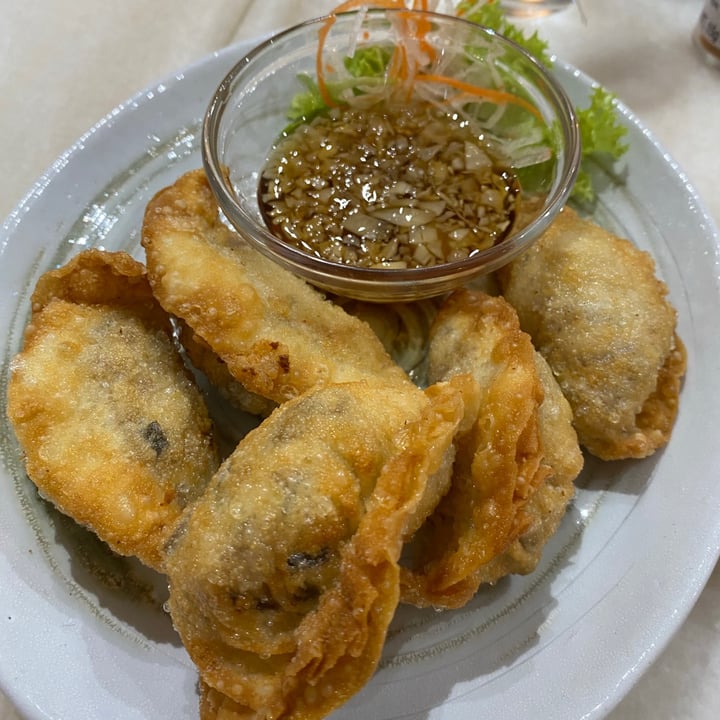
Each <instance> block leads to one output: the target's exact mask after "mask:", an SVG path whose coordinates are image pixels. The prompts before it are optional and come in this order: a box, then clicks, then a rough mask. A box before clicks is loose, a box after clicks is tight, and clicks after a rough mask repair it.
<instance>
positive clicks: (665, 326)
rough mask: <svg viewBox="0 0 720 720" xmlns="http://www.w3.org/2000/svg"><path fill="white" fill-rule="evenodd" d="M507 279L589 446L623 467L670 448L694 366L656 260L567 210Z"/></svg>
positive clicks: (509, 294) (508, 291)
mask: <svg viewBox="0 0 720 720" xmlns="http://www.w3.org/2000/svg"><path fill="white" fill-rule="evenodd" d="M499 277H500V280H501V284H502V289H503V293H504V296H505V297H506V298H507V299H508V301H509V302H510V303H511V304H512V305H513V306H514V307H515V308H516V310H517V311H518V315H519V316H520V322H521V325H522V327H523V329H524V330H525V331H526V332H528V333H529V334H530V335H531V336H532V338H533V342H534V344H535V346H536V347H537V349H538V350H539V351H540V352H541V353H542V355H543V356H544V357H545V359H546V360H547V361H548V363H549V364H550V366H551V367H552V369H553V373H554V374H555V376H556V377H557V379H558V382H559V383H560V386H561V388H562V391H563V393H564V395H565V397H566V398H567V399H568V402H569V403H570V406H571V407H572V409H573V414H574V422H575V428H576V430H577V433H578V436H579V438H580V442H581V444H582V445H584V446H585V447H586V448H587V449H588V450H589V451H590V452H591V453H593V454H594V455H597V456H598V457H600V458H602V459H605V460H614V459H622V458H642V457H646V456H647V455H650V454H652V453H653V452H654V451H655V450H656V449H657V448H659V447H661V446H662V445H663V444H665V443H666V442H667V440H668V438H669V434H670V429H671V428H672V424H673V422H674V419H675V414H676V410H677V402H678V393H679V385H680V378H681V377H682V375H683V374H684V370H685V364H684V360H683V357H684V355H683V353H682V351H681V350H680V345H679V344H678V343H677V342H676V339H675V338H676V335H675V324H676V313H675V310H674V308H673V307H672V305H671V304H670V302H669V301H668V299H667V287H666V286H665V284H664V283H663V282H661V281H660V280H659V279H657V278H656V276H655V265H654V262H653V260H652V258H651V257H650V256H649V255H648V254H647V253H645V252H642V251H640V250H638V249H637V248H636V247H635V246H634V245H633V244H632V243H631V242H629V241H628V240H625V239H622V238H619V237H616V236H614V235H612V234H611V233H609V232H607V231H606V230H604V229H602V228H600V227H599V226H597V225H595V224H594V223H592V222H589V221H587V220H583V219H581V218H580V217H579V216H578V215H577V214H576V213H575V212H573V211H572V210H571V209H570V208H565V209H564V210H563V212H562V213H561V214H560V216H559V217H558V218H557V219H556V220H555V221H554V222H553V224H552V225H551V226H550V228H549V229H548V230H547V231H546V232H545V233H544V234H543V236H542V237H541V238H540V239H539V240H538V241H537V242H536V243H535V244H534V245H533V246H532V247H531V248H530V249H529V250H528V251H527V252H526V253H524V254H523V255H521V256H520V257H519V258H518V259H517V260H515V261H513V262H512V263H511V264H510V265H509V266H507V267H506V268H503V270H502V271H501V272H500V273H499ZM663 367H666V370H663ZM659 378H660V386H658V381H659ZM646 403H649V404H648V405H647V407H645V406H646Z"/></svg>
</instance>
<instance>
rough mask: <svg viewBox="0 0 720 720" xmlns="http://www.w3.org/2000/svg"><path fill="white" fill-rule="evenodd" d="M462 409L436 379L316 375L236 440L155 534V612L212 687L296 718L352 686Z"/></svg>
mask: <svg viewBox="0 0 720 720" xmlns="http://www.w3.org/2000/svg"><path fill="white" fill-rule="evenodd" d="M463 412H464V410H463V403H462V398H461V395H460V393H459V392H458V391H457V390H456V389H455V388H454V387H453V386H452V385H451V384H442V385H436V386H434V387H432V388H429V389H428V390H427V391H426V392H423V391H421V390H419V389H418V388H416V387H415V386H413V385H412V384H411V383H409V382H405V383H400V384H398V383H388V382H386V381H383V380H379V379H375V380H363V381H358V382H353V383H343V384H332V385H322V386H317V387H316V388H313V389H312V390H309V391H308V392H306V393H304V394H303V395H301V396H299V397H297V398H295V399H293V400H289V401H287V402H285V403H283V404H282V405H280V406H278V408H277V409H276V410H275V411H273V413H272V414H271V415H270V416H269V417H268V418H266V419H265V420H264V421H263V422H262V423H261V424H260V425H259V426H258V427H257V428H255V429H254V430H252V431H251V432H250V433H248V434H247V435H246V436H245V438H243V440H241V442H240V443H239V445H238V446H237V448H236V450H235V452H234V453H233V454H232V455H231V456H230V457H229V458H228V460H227V461H225V463H223V465H222V466H221V468H220V470H219V471H218V473H217V474H216V476H215V477H214V479H213V480H212V482H211V483H210V485H209V487H208V489H207V491H206V493H205V494H204V495H203V497H202V498H201V499H200V500H198V501H197V502H196V503H195V504H194V505H193V506H192V508H191V509H189V510H188V512H187V513H186V515H185V517H184V518H183V521H182V522H181V523H180V525H179V526H178V528H177V532H176V534H175V536H174V537H173V539H172V540H171V542H170V543H169V545H168V560H167V572H168V577H169V581H170V600H169V607H170V612H171V615H172V618H173V621H174V623H175V626H176V628H177V629H178V632H179V633H180V635H181V637H182V640H183V643H184V644H185V647H186V648H187V650H188V652H189V654H190V656H191V658H192V659H193V660H194V662H195V663H196V664H197V666H198V668H199V671H200V676H201V679H202V681H203V682H204V683H205V684H206V685H207V686H208V688H212V691H210V690H208V692H209V694H210V696H211V698H212V697H214V698H215V700H222V703H221V704H224V705H225V706H226V707H227V706H230V707H232V708H233V712H236V713H240V714H239V715H238V717H248V718H250V717H253V718H305V719H308V718H316V717H323V716H324V715H325V714H327V713H328V712H329V711H330V710H332V709H333V708H334V707H336V706H338V705H340V704H341V703H342V702H344V701H345V700H346V699H347V698H348V697H349V696H350V695H352V694H353V693H354V692H356V691H357V690H358V689H359V688H360V687H362V686H363V685H364V684H365V682H366V681H367V680H368V678H369V677H370V675H371V674H372V672H373V671H374V669H375V667H376V665H377V662H378V660H379V657H380V652H381V649H382V646H383V643H384V639H385V634H386V631H387V627H388V624H389V622H390V620H391V618H392V616H393V614H394V611H395V607H396V605H397V602H398V599H399V566H398V558H399V555H400V551H401V547H402V543H403V540H404V539H405V538H406V537H407V535H408V534H409V533H411V532H412V531H413V530H414V529H415V528H416V527H417V526H418V525H419V524H421V523H422V521H423V520H424V516H425V515H427V513H429V512H430V510H431V509H432V507H433V506H434V505H435V504H436V503H437V500H438V498H439V497H440V496H441V495H442V493H443V492H444V491H445V490H446V489H447V486H448V482H449V475H450V468H451V465H452V455H453V449H452V438H453V436H454V434H455V431H456V429H457V426H458V423H459V422H460V420H461V419H462V417H463ZM206 695H207V693H206ZM222 696H226V698H225V699H223V697H222ZM208 702H209V701H208ZM208 702H206V705H207V704H208ZM215 704H217V703H215Z"/></svg>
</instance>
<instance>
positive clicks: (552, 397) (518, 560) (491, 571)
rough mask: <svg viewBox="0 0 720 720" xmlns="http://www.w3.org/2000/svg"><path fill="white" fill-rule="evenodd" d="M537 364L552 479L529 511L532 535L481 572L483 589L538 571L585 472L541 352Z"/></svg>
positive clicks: (567, 415) (541, 421)
mask: <svg viewBox="0 0 720 720" xmlns="http://www.w3.org/2000/svg"><path fill="white" fill-rule="evenodd" d="M535 363H536V366H537V370H538V376H539V378H540V382H541V383H542V386H543V402H542V405H541V406H540V413H539V417H538V422H539V426H540V437H541V439H542V445H543V453H544V457H543V463H544V464H545V465H547V466H548V467H549V468H550V474H549V475H548V476H547V477H546V478H545V479H544V480H543V481H542V483H540V486H539V487H538V489H537V490H536V491H535V492H534V493H533V494H532V496H531V497H530V499H529V500H528V502H527V504H526V505H525V507H524V512H525V514H526V516H527V517H528V518H529V524H528V528H527V530H525V532H523V533H522V535H520V536H519V537H518V538H517V539H516V540H515V541H513V542H512V543H511V544H510V545H509V546H508V547H507V549H506V550H505V551H504V552H502V553H501V554H500V555H498V556H497V557H496V558H494V559H493V560H491V561H490V562H489V563H487V565H484V566H483V567H482V568H481V569H480V571H479V576H480V581H481V582H482V583H495V582H497V581H498V580H499V579H500V578H502V577H504V576H505V575H509V574H511V573H513V574H521V575H525V574H527V573H530V572H532V571H533V570H535V568H536V567H537V564H538V563H539V562H540V558H541V556H542V552H543V548H544V547H545V544H546V543H547V542H548V540H549V539H550V538H551V537H552V536H553V535H554V534H555V533H556V532H557V529H558V526H559V525H560V521H561V520H562V519H563V517H564V515H565V512H566V510H567V507H568V504H569V503H570V501H571V500H572V498H573V495H574V494H575V484H574V483H575V480H576V478H577V477H578V475H579V474H580V471H581V470H582V468H583V456H582V453H581V451H580V446H579V444H578V439H577V434H576V433H575V430H574V429H573V425H572V410H571V409H570V405H569V404H568V402H567V400H566V399H565V397H564V396H563V394H562V392H561V390H560V387H559V385H558V384H557V382H556V381H555V378H554V377H553V374H552V371H551V370H550V368H549V367H548V364H547V363H546V362H545V360H544V358H543V357H542V355H540V354H539V353H537V352H536V353H535Z"/></svg>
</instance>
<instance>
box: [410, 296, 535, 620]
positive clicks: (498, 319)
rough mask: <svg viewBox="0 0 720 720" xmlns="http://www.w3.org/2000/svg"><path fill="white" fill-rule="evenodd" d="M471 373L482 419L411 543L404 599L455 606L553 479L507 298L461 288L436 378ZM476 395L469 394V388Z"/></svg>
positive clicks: (438, 325) (442, 324)
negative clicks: (541, 487) (545, 482)
mask: <svg viewBox="0 0 720 720" xmlns="http://www.w3.org/2000/svg"><path fill="white" fill-rule="evenodd" d="M464 375H465V376H466V375H469V376H470V377H471V378H472V379H473V381H474V383H475V385H476V392H477V393H478V399H476V400H474V401H473V402H467V401H466V406H468V407H470V406H474V407H475V408H476V415H475V417H474V419H473V421H472V427H471V429H470V430H469V431H468V432H466V433H465V434H461V435H459V436H458V438H457V439H456V441H455V444H456V449H457V457H456V460H455V467H454V469H453V477H452V483H451V487H450V490H449V491H448V493H447V494H446V495H445V497H443V499H442V501H441V502H440V504H439V505H438V507H437V508H436V510H435V511H434V513H433V514H432V515H431V516H430V518H429V519H428V521H427V522H426V523H425V525H424V526H423V527H422V528H421V530H420V532H419V533H418V534H417V536H416V538H415V539H414V543H413V545H414V547H411V548H410V552H411V560H410V562H409V565H408V566H407V567H405V568H403V576H402V583H403V600H404V601H406V602H410V603H413V604H415V605H420V606H424V605H433V606H435V607H458V606H460V605H462V604H464V603H465V602H467V601H468V600H469V599H470V597H472V595H474V593H475V592H476V590H477V588H478V585H479V583H480V568H482V567H483V566H484V565H486V564H487V563H489V562H490V561H491V560H492V559H493V558H495V557H497V556H498V555H499V554H501V553H502V552H503V551H504V550H505V549H506V548H507V547H508V546H509V545H510V543H512V542H513V541H514V540H516V539H517V538H518V537H519V536H520V535H522V534H523V533H524V532H525V531H526V530H527V529H528V527H529V522H530V519H529V517H528V516H527V514H526V513H525V511H524V507H525V505H526V503H527V502H528V499H529V498H530V497H531V496H532V494H533V493H534V492H535V490H536V489H537V487H538V486H539V485H540V483H541V482H542V480H543V479H544V478H545V477H546V476H547V474H548V473H549V468H548V467H547V466H546V465H544V464H543V462H542V458H543V450H542V444H541V439H540V431H539V425H538V409H539V406H540V404H541V402H542V397H543V396H542V387H541V384H540V380H539V378H538V375H537V371H536V367H535V361H534V350H533V347H532V344H531V342H530V338H529V337H528V336H527V335H526V334H525V333H523V332H522V331H521V330H520V327H519V323H518V320H517V315H516V314H515V311H514V310H513V309H512V308H511V307H510V306H509V305H508V304H507V303H506V302H505V301H504V300H503V299H502V298H493V297H490V296H488V295H485V294H483V293H480V292H471V291H468V290H459V291H456V292H454V293H453V294H452V295H451V296H450V297H449V298H448V299H447V300H446V301H445V303H444V304H443V306H442V307H441V308H440V311H439V313H438V316H437V318H436V320H435V323H434V325H433V328H432V330H431V337H430V348H429V371H428V376H429V379H430V380H431V381H439V380H450V379H451V378H458V377H463V376H464ZM468 390H469V391H470V392H472V389H471V388H468Z"/></svg>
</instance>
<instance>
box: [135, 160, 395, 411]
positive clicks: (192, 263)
mask: <svg viewBox="0 0 720 720" xmlns="http://www.w3.org/2000/svg"><path fill="white" fill-rule="evenodd" d="M142 244H143V246H144V247H145V251H146V255H147V264H148V274H149V278H150V282H151V284H152V287H153V290H154V292H155V295H156V296H157V298H158V299H159V301H160V303H161V304H162V305H163V306H164V307H165V309H166V310H167V311H168V312H170V313H172V314H174V315H176V316H178V317H180V318H182V319H183V320H184V321H185V322H186V323H187V324H188V325H189V326H190V327H191V328H192V329H193V330H194V331H195V333H196V334H197V335H198V336H200V337H201V338H202V339H203V340H204V341H205V342H206V343H207V345H208V346H209V347H211V348H212V349H213V351H214V352H215V353H217V355H218V356H219V357H220V358H222V360H223V361H224V362H225V363H226V364H227V367H228V369H229V371H230V373H231V374H232V375H233V377H235V378H236V379H237V380H238V381H240V382H241V383H242V384H243V385H244V386H245V387H246V388H247V389H248V390H249V391H251V392H253V393H257V394H258V395H262V396H263V397H266V398H269V399H271V400H273V401H275V402H284V401H285V400H288V399H290V398H292V397H296V396H297V395H299V394H301V393H302V392H304V391H305V390H308V389H309V388H311V387H314V386H315V385H317V384H318V383H329V382H348V381H353V380H358V379H362V378H365V377H372V376H378V377H386V378H388V379H400V378H401V377H403V376H404V373H403V372H402V370H400V368H398V367H397V365H396V364H395V363H394V362H393V361H392V360H391V358H390V357H389V356H388V354H387V352H386V351H385V350H384V348H383V346H382V344H381V343H380V341H379V340H378V338H377V337H376V336H375V335H374V333H373V332H372V330H371V329H370V328H369V326H368V325H367V324H366V323H364V322H362V321H360V320H358V319H357V318H354V317H351V316H350V315H348V314H347V313H346V312H344V311H343V310H342V308H340V307H338V306H336V305H334V304H333V303H332V302H330V301H328V300H325V299H324V298H323V296H322V295H321V294H320V293H319V292H318V291H316V290H315V289H314V288H312V287H311V286H309V285H308V284H307V283H305V282H304V281H303V280H301V279H300V278H298V277H296V276H294V275H292V274H291V273H289V272H287V271H286V270H284V269H283V268H281V267H280V266H278V265H277V264H275V263H274V262H272V261H270V260H268V259H267V258H265V257H263V256H262V255H261V254H260V253H258V252H257V251H256V250H254V249H253V248H251V247H250V246H249V245H248V244H247V243H246V242H245V241H244V240H243V239H242V238H240V237H239V236H238V235H237V234H236V233H234V232H232V231H230V230H229V229H228V228H227V227H226V226H225V225H224V224H223V223H222V222H221V220H220V218H219V215H218V208H217V204H216V202H215V200H214V198H213V196H212V193H211V191H210V187H209V185H208V183H207V179H206V177H205V174H204V173H203V172H202V171H193V172H189V173H187V174H186V175H184V176H182V177H181V178H180V179H179V180H178V181H177V182H176V183H175V184H174V185H172V186H171V187H168V188H165V189H164V190H162V191H160V192H159V193H158V194H157V195H156V196H155V197H154V198H153V199H152V200H151V201H150V203H149V205H148V207H147V210H146V213H145V219H144V223H143V231H142Z"/></svg>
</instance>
